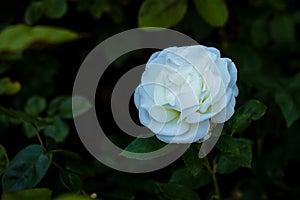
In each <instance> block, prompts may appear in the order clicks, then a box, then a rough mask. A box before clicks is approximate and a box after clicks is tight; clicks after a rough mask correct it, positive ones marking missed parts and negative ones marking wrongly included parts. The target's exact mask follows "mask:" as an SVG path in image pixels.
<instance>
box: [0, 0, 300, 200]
mask: <svg viewBox="0 0 300 200" xmlns="http://www.w3.org/2000/svg"><path fill="white" fill-rule="evenodd" d="M296 5H297V1H296V0H141V1H130V0H31V1H30V0H24V1H18V0H10V1H1V2H0V95H1V97H0V145H1V146H0V175H2V189H0V191H1V192H2V193H3V195H2V199H5V200H6V199H9V197H7V196H5V193H6V192H9V191H13V192H16V191H19V190H21V189H30V188H36V189H38V188H48V189H47V190H49V191H51V192H52V196H51V198H55V197H56V196H59V195H61V194H64V193H70V194H80V195H82V196H85V197H93V198H94V199H95V198H96V199H126V200H127V199H231V200H234V199H272V200H273V199H298V198H299V197H300V184H299V181H298V177H300V172H299V168H300V146H299V144H298V143H299V141H300V124H299V117H300V95H299V91H300V46H299V37H298V36H299V31H300V9H299V7H298V6H296ZM145 26H157V27H165V28H171V29H174V30H176V31H180V32H182V33H184V34H186V35H188V36H190V37H192V38H193V39H195V40H196V41H198V42H199V43H200V44H202V45H206V46H213V47H216V48H218V49H220V51H221V54H222V56H224V57H230V58H231V59H232V60H233V61H234V62H235V63H236V66H237V68H238V87H239V89H240V94H239V96H238V98H237V108H241V109H244V110H242V111H241V112H239V113H238V114H237V115H236V116H235V118H233V120H232V121H231V122H229V123H228V125H227V124H225V132H226V131H227V132H229V133H230V132H231V133H233V130H236V131H234V133H235V135H234V137H237V138H240V137H241V138H245V139H246V140H247V141H249V144H250V143H251V150H249V152H250V151H251V152H250V153H249V154H247V156H248V157H247V159H250V161H249V162H251V164H241V162H242V161H241V160H240V159H237V158H233V157H231V158H232V159H233V160H231V161H230V162H229V161H226V159H225V158H224V157H222V159H221V156H219V151H221V152H222V147H219V148H216V149H215V150H214V151H213V152H211V153H210V154H209V156H208V158H209V160H210V162H211V163H218V164H216V165H214V166H216V171H215V177H216V179H217V182H218V186H219V190H220V195H216V185H215V182H214V180H213V178H214V177H211V176H210V174H209V170H206V169H205V167H202V165H203V162H204V161H203V162H202V161H198V160H194V161H193V160H192V158H191V157H188V156H185V157H186V159H179V160H177V161H176V162H175V163H173V164H171V165H170V166H168V167H166V168H164V169H161V170H158V171H155V172H151V173H146V174H128V173H123V172H118V171H116V170H113V169H110V168H108V167H106V166H104V165H102V164H101V163H99V162H98V161H96V160H95V159H94V158H93V157H92V156H91V155H90V154H89V153H88V152H87V150H86V149H85V148H84V146H83V145H82V143H81V141H80V139H79V137H78V135H77V133H76V130H75V127H74V124H73V120H72V113H71V112H72V110H71V106H70V105H71V101H72V99H71V94H72V87H73V83H74V80H75V77H76V73H77V70H78V69H79V67H80V65H81V63H82V62H83V60H84V59H85V57H86V56H87V55H88V53H89V52H90V51H91V50H92V49H93V48H94V47H95V46H96V45H98V44H99V43H100V42H102V41H103V40H105V39H107V38H108V37H110V36H113V35H114V34H117V33H120V32H122V31H125V30H128V29H132V28H137V27H145ZM155 51H157V50H155V49H144V50H137V51H133V52H130V53H127V54H125V55H123V56H121V57H120V58H118V59H117V60H116V61H115V62H114V63H112V65H111V66H110V67H109V68H108V69H107V70H106V71H105V74H104V76H103V77H102V78H101V80H100V82H99V84H98V89H97V95H96V108H97V112H98V114H99V116H98V118H99V123H100V124H101V125H102V126H103V129H104V131H105V133H108V136H109V138H110V139H111V140H112V141H113V142H114V143H115V144H117V145H118V146H120V147H123V148H125V147H126V146H127V145H128V144H129V143H130V142H131V141H132V140H133V139H134V138H132V137H130V136H126V134H125V133H123V132H122V131H121V130H120V129H119V128H118V127H117V125H116V124H115V122H114V120H113V118H112V114H111V111H110V98H111V93H112V90H113V87H114V85H115V84H116V82H117V81H118V79H119V78H120V77H121V76H122V75H123V74H125V73H126V72H127V71H128V70H130V69H131V68H133V67H135V66H138V65H140V64H144V63H146V62H147V60H148V59H149V57H150V56H151V54H152V53H153V52H155ZM86 89H87V90H88V89H89V88H86ZM250 99H257V100H258V101H259V102H261V104H263V105H264V106H265V107H264V108H266V110H264V111H263V112H262V110H260V109H258V111H257V110H256V107H255V109H252V107H250V108H249V107H246V108H245V106H244V107H243V105H245V104H246V102H247V101H248V100H250ZM77 101H78V105H79V106H81V107H82V108H81V109H82V110H85V109H87V108H88V107H89V106H90V105H88V103H86V102H84V101H83V100H82V99H77ZM245 109H246V111H245ZM247 109H248V110H247ZM249 109H250V110H251V109H252V110H251V112H252V118H251V117H249V116H248V115H247V113H248V114H249V113H250V111H249ZM130 110H131V115H132V118H133V120H134V121H135V122H136V123H139V122H138V115H137V110H136V108H135V106H134V105H133V102H131V103H130ZM260 113H261V114H260ZM79 114H80V113H79ZM256 114H257V115H260V117H257V119H258V118H260V119H259V120H257V119H256V118H255V117H253V116H255V115H256ZM237 121H238V122H237ZM237 123H238V125H236V126H237V127H235V125H234V124H237ZM230 124H231V125H230ZM232 124H233V125H232ZM234 128H236V129H234ZM32 144H42V145H43V147H44V148H45V149H46V152H47V153H48V154H47V155H50V154H49V152H51V164H50V167H49V169H48V168H47V169H48V170H46V172H44V173H43V174H44V175H43V176H41V175H39V173H37V172H35V173H37V175H36V174H34V175H33V176H34V177H39V178H40V179H41V180H40V181H37V180H35V181H33V182H35V183H33V182H32V180H29V179H30V178H28V176H29V175H26V174H25V175H24V173H23V175H24V177H23V178H22V180H25V181H23V183H22V180H19V179H20V177H22V176H23V175H22V173H21V172H24V171H26V170H25V169H26V168H24V166H23V168H22V166H18V167H17V168H15V172H14V176H16V177H18V178H16V179H17V181H16V180H15V179H13V177H14V176H10V178H3V177H9V176H8V175H5V174H9V173H11V172H7V171H8V169H10V168H11V167H9V166H11V165H13V164H15V162H11V164H9V163H10V161H11V160H12V159H13V158H14V157H15V155H16V154H17V153H18V152H20V151H21V150H22V149H24V148H25V147H27V146H29V145H32ZM229 144H230V143H229ZM219 146H221V145H219ZM23 156H24V155H23ZM25 157H26V156H24V159H25V161H26V158H25ZM234 159H235V160H234ZM241 159H243V158H241ZM9 160H10V161H9ZM191 160H192V161H191ZM198 162H199V163H198ZM239 162H240V163H239ZM49 163H50V161H49ZM189 163H192V167H190V166H191V165H190V164H189ZM197 163H198V164H197ZM194 165H196V172H197V173H194V172H195V171H193V170H195V169H194V168H195V166H194ZM204 165H205V164H204ZM25 167H26V164H25ZM193 167H194V168H193ZM202 168H203V169H202ZM190 169H192V170H190ZM3 174H4V175H3ZM39 178H36V179H39ZM26 180H27V182H26ZM24 182H25V183H24ZM15 183H16V185H17V186H12V185H14V184H15ZM22 184H23V185H22ZM14 187H15V189H11V188H14ZM43 194H44V195H45V196H47V195H46V194H45V193H43ZM95 194H97V195H96V196H95ZM22 195H25V194H24V193H23V194H22ZM22 195H21V196H22ZM30 195H33V196H30ZM34 195H37V193H35V192H32V194H29V196H30V198H31V199H43V198H44V197H43V198H39V197H38V196H34ZM25 196H26V195H25ZM25 196H22V197H21V198H19V199H26V197H25ZM48 196H49V195H48ZM47 198H48V199H50V197H47ZM10 199H18V198H16V197H15V196H13V197H10ZM44 199H46V197H45V198H44Z"/></svg>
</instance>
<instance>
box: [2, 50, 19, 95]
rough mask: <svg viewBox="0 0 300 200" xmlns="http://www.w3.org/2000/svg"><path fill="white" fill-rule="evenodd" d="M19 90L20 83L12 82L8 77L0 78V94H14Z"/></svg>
mask: <svg viewBox="0 0 300 200" xmlns="http://www.w3.org/2000/svg"><path fill="white" fill-rule="evenodd" d="M0 45H1V44H0ZM20 90H21V84H20V83H19V82H17V81H14V82H12V81H11V80H10V78H8V77H5V78H2V79H0V95H4V94H5V95H14V94H16V93H18V92H19V91H20Z"/></svg>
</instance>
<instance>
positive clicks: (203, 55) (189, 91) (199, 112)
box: [134, 45, 238, 143]
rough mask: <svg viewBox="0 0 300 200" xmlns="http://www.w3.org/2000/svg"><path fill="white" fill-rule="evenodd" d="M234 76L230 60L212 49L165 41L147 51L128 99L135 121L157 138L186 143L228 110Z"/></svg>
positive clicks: (232, 101)
mask: <svg viewBox="0 0 300 200" xmlns="http://www.w3.org/2000/svg"><path fill="white" fill-rule="evenodd" d="M236 81H237V69H236V67H235V65H234V63H233V62H232V61H231V60H230V59H228V58H221V57H220V52H219V51H218V50H217V49H215V48H212V47H205V46H201V45H197V46H186V47H171V48H167V49H164V50H163V51H161V52H156V53H154V54H153V55H152V56H151V58H150V59H149V61H148V63H147V65H146V69H145V72H144V73H143V75H142V80H141V84H140V85H139V86H138V87H137V88H136V90H135V94H134V102H135V105H136V107H137V108H138V110H139V118H140V121H141V123H142V124H143V125H144V126H146V127H148V128H149V129H150V130H151V131H152V132H154V133H155V135H156V136H157V138H158V139H160V140H162V141H164V142H167V143H192V142H196V141H199V140H200V139H203V138H204V137H205V136H207V135H208V133H209V130H210V126H211V124H216V123H224V122H225V121H227V120H228V119H229V118H230V117H231V116H232V115H233V113H234V106H235V97H236V96H237V95H238V88H237V85H236Z"/></svg>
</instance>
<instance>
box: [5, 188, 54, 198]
mask: <svg viewBox="0 0 300 200" xmlns="http://www.w3.org/2000/svg"><path fill="white" fill-rule="evenodd" d="M51 194H52V191H51V190H49V189H47V188H34V189H29V190H20V191H17V192H4V193H3V194H2V197H1V200H35V199H38V200H51Z"/></svg>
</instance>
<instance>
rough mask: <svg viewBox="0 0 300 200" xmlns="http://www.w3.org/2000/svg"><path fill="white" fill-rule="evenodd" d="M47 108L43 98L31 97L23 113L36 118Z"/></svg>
mask: <svg viewBox="0 0 300 200" xmlns="http://www.w3.org/2000/svg"><path fill="white" fill-rule="evenodd" d="M46 107H47V102H46V99H45V98H44V97H41V96H33V97H31V98H30V99H28V101H27V102H26V104H25V112H26V113H27V114H29V115H32V116H37V115H39V114H40V113H42V112H43V111H44V110H45V109H46Z"/></svg>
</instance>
